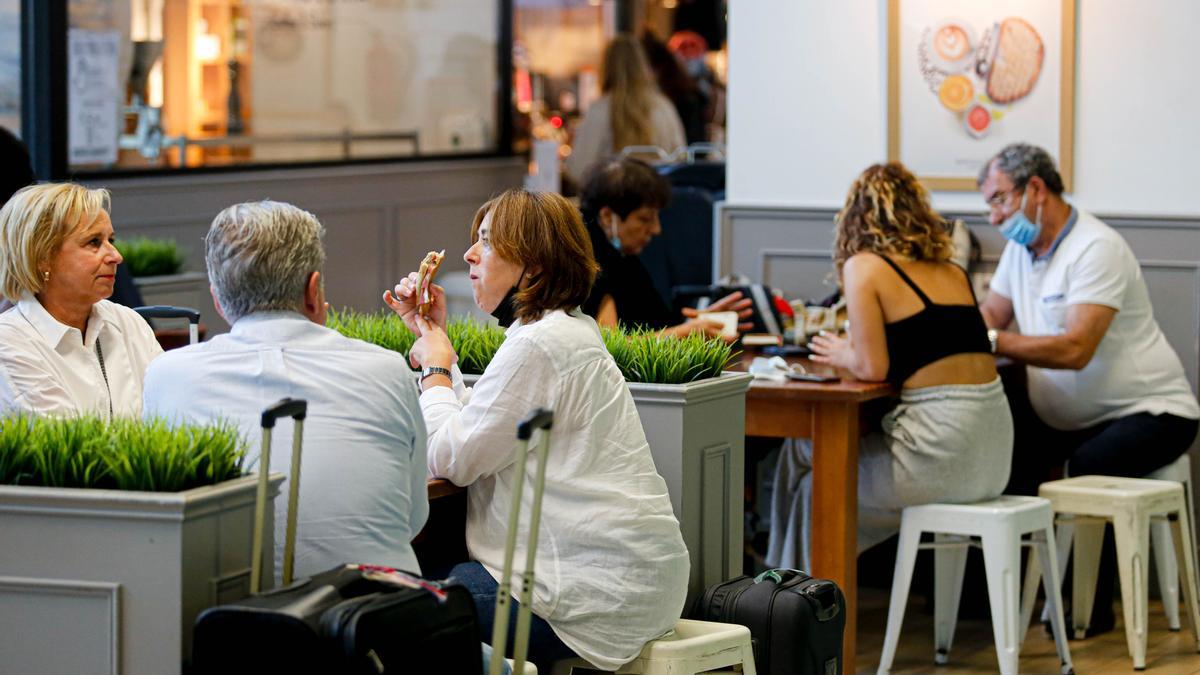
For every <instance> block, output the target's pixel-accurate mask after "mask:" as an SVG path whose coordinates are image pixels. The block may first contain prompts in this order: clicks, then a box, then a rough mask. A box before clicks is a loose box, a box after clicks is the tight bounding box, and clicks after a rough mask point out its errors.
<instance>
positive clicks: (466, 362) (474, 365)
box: [326, 309, 734, 384]
mask: <svg viewBox="0 0 1200 675" xmlns="http://www.w3.org/2000/svg"><path fill="white" fill-rule="evenodd" d="M326 325H328V326H329V327H330V328H332V329H334V330H336V331H338V332H339V333H341V334H343V335H345V336H347V337H352V338H356V339H359V340H363V341H365V342H370V343H371V344H375V345H379V346H380V347H383V348H385V349H390V350H392V351H395V352H399V353H401V354H404V355H405V356H407V355H408V350H409V349H411V348H412V345H413V342H415V341H416V336H415V335H413V333H412V332H411V331H409V330H408V327H407V326H405V325H404V322H403V321H401V320H400V318H399V317H397V316H395V314H394V313H392V311H391V310H388V309H384V310H380V311H379V312H376V313H373V314H367V313H363V312H356V311H354V310H350V309H343V310H341V311H336V312H335V311H331V312H330V313H329V318H328V321H327V322H326ZM602 333H603V337H604V344H605V346H606V347H608V351H609V353H610V354H612V357H613V359H614V360H615V361H616V363H617V367H618V368H620V369H621V374H622V375H624V376H625V379H626V380H628V381H629V382H644V383H650V384H683V383H686V382H694V381H695V380H702V379H705V378H709V377H717V376H718V375H720V374H721V371H722V370H723V369H724V368H725V366H726V365H727V364H728V363H729V361H730V360H731V359H732V358H733V356H734V354H733V348H732V347H731V346H730V345H728V344H726V343H725V342H724V341H722V340H719V339H713V340H708V339H705V338H704V337H703V336H700V335H691V336H689V337H686V338H683V339H677V338H665V337H661V336H659V335H658V333H657V332H655V331H650V330H642V329H626V328H624V327H622V328H615V329H605V330H603V331H602ZM446 334H447V336H448V337H449V338H450V343H451V344H452V345H453V346H454V352H455V353H456V354H458V366H459V368H460V369H461V370H462V372H463V373H466V374H476V375H478V374H480V373H482V372H483V369H484V368H486V367H487V364H488V363H490V362H491V360H492V357H493V356H495V355H496V350H497V349H499V348H500V344H501V343H502V342H504V329H503V328H499V327H497V326H491V325H485V324H481V323H479V322H477V321H475V320H474V319H471V318H468V317H452V318H450V319H449V320H448V321H447V325H446Z"/></svg>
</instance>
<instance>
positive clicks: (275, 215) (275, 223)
mask: <svg viewBox="0 0 1200 675" xmlns="http://www.w3.org/2000/svg"><path fill="white" fill-rule="evenodd" d="M324 234H325V228H324V227H322V226H321V223H320V222H319V221H318V220H317V217H316V216H314V215H313V214H311V213H309V212H308V211H305V210H303V209H300V208H297V207H295V206H292V205H291V204H285V203H283V202H273V201H261V202H246V203H244V204H234V205H233V206H230V207H229V208H227V209H225V210H224V211H221V212H220V213H218V214H217V217H216V218H214V219H213V222H212V226H211V227H210V228H209V229H208V235H207V236H206V237H205V238H204V246H205V252H204V262H205V264H206V265H207V266H208V278H209V282H210V283H212V285H213V289H214V290H215V291H216V296H217V302H219V303H220V304H221V310H222V311H223V312H224V313H225V318H226V319H228V320H229V322H230V323H233V322H235V321H237V320H238V319H240V318H242V317H243V316H247V315H249V314H253V313H254V312H262V311H271V310H276V311H279V310H282V311H300V310H302V309H303V308H304V287H305V286H306V285H307V284H308V279H309V277H310V276H311V275H312V273H313V272H320V271H321V270H322V269H323V268H324V266H325V247H324V246H323V245H322V244H321V237H322V236H323V235H324Z"/></svg>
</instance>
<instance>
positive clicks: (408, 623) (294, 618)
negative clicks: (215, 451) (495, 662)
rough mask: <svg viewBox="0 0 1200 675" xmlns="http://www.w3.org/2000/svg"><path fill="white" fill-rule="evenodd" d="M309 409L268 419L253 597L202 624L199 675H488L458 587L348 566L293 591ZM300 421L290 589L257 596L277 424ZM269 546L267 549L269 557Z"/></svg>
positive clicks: (197, 639) (470, 607) (281, 407)
mask: <svg viewBox="0 0 1200 675" xmlns="http://www.w3.org/2000/svg"><path fill="white" fill-rule="evenodd" d="M306 407H307V406H306V405H305V402H304V401H295V400H290V399H284V400H283V401H280V402H279V403H277V404H275V405H274V406H272V407H271V408H269V409H267V410H266V411H264V412H263V417H262V420H263V450H262V455H261V457H260V460H259V471H260V475H261V476H263V478H264V480H263V481H262V482H260V488H259V494H258V503H257V504H256V513H255V525H254V532H255V536H254V558H253V571H252V577H251V591H252V593H255V595H251V596H250V597H248V598H245V599H243V600H239V601H237V602H233V603H229V604H225V605H221V606H218V607H212V608H210V609H207V610H205V611H204V612H202V613H201V614H200V616H199V617H198V618H197V619H196V627H195V631H194V633H193V640H192V670H191V671H190V672H194V673H211V674H213V675H217V674H220V675H227V674H229V673H290V672H295V673H305V672H315V673H348V674H354V673H383V672H387V673H432V672H445V673H466V674H467V675H481V674H482V672H483V665H482V658H481V653H480V641H479V625H478V619H477V617H476V613H475V603H474V599H473V598H472V597H471V594H470V592H469V591H467V589H466V588H464V587H463V586H461V585H458V584H455V583H445V584H442V583H437V582H429V581H425V580H422V579H419V578H417V577H413V576H411V575H408V574H406V573H404V572H400V571H397V570H393V569H390V568H386V567H379V566H374V565H357V564H355V565H343V566H339V567H335V568H334V569H331V570H329V571H326V572H322V573H321V574H317V575H314V576H312V577H309V578H306V579H301V580H299V581H297V582H296V583H291V576H292V569H291V568H292V563H293V556H294V552H295V518H296V503H297V501H298V497H299V493H298V485H299V481H298V479H299V467H300V445H301V438H302V433H303V419H304V416H305V412H306ZM282 416H291V417H292V418H293V419H295V420H296V432H295V435H294V443H293V449H292V467H291V475H290V477H289V483H290V485H289V500H288V518H287V521H288V524H287V540H286V545H285V550H284V569H283V582H284V587H283V588H279V589H276V590H273V591H268V592H266V593H261V594H258V593H257V592H258V586H259V579H260V576H261V575H262V574H263V568H264V565H263V564H262V562H263V557H264V556H267V557H271V556H273V552H272V551H271V550H269V548H268V547H265V546H264V545H263V543H262V542H263V538H264V537H265V531H266V529H267V528H266V525H265V524H264V522H263V521H264V519H265V510H266V509H265V505H266V494H267V490H266V481H265V477H266V476H267V474H268V473H269V471H270V446H271V429H272V428H273V427H274V424H275V419H276V418H278V417H282ZM264 548H268V550H265V551H264V550H263V549H264Z"/></svg>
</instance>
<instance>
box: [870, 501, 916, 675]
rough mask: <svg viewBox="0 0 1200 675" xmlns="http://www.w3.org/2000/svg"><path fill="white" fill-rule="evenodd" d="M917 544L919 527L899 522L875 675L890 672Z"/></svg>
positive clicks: (906, 602)
mask: <svg viewBox="0 0 1200 675" xmlns="http://www.w3.org/2000/svg"><path fill="white" fill-rule="evenodd" d="M920 543H921V530H920V528H918V527H916V526H913V525H912V524H911V523H909V522H907V521H903V520H902V521H901V524H900V546H899V549H898V550H897V552H896V571H895V572H893V573H892V600H891V603H890V604H889V605H888V620H887V632H886V633H885V634H884V637H883V652H882V653H881V654H880V655H879V670H878V675H885V674H886V673H889V672H891V670H892V661H893V660H894V659H895V658H896V646H897V645H898V644H899V642H900V626H901V625H902V624H903V623H904V609H905V606H906V605H907V604H908V587H909V584H911V583H912V573H913V565H914V563H915V562H916V560H917V547H918V546H919V545H920Z"/></svg>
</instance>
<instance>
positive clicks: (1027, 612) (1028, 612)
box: [1021, 533, 1050, 647]
mask: <svg viewBox="0 0 1200 675" xmlns="http://www.w3.org/2000/svg"><path fill="white" fill-rule="evenodd" d="M1037 537H1038V534H1037V533H1034V538H1035V539H1036V538H1037ZM1044 557H1045V556H1043V555H1042V554H1040V553H1038V547H1037V546H1036V545H1035V546H1034V547H1033V548H1031V549H1029V560H1028V562H1026V563H1025V590H1024V591H1022V592H1021V646H1022V647H1024V646H1025V637H1026V636H1027V635H1029V623H1030V621H1032V620H1033V605H1034V604H1035V603H1036V602H1037V589H1038V584H1040V583H1041V581H1042V558H1044ZM1047 569H1049V568H1047ZM1049 612H1050V599H1049V598H1048V597H1047V598H1046V606H1045V607H1043V608H1042V616H1045V617H1049V616H1050V614H1049ZM1047 620H1048V619H1043V621H1047Z"/></svg>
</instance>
